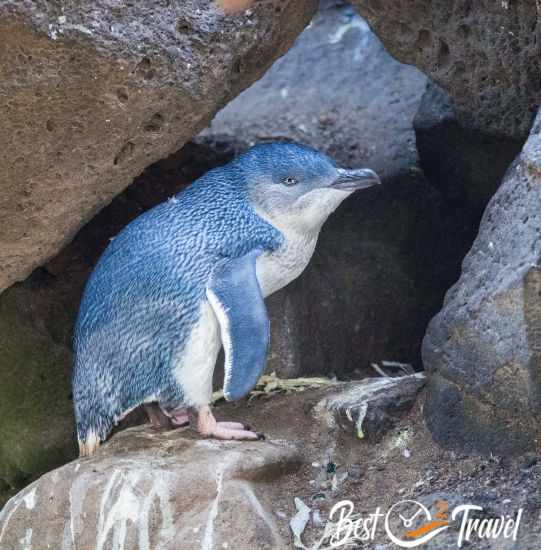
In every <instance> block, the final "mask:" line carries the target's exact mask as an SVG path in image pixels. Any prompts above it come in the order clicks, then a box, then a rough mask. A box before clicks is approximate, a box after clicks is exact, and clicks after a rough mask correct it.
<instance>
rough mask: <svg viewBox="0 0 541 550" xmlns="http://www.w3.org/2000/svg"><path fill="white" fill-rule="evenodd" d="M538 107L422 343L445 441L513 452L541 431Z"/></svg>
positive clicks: (437, 428)
mask: <svg viewBox="0 0 541 550" xmlns="http://www.w3.org/2000/svg"><path fill="white" fill-rule="evenodd" d="M540 205H541V114H540V115H538V117H537V120H536V122H535V124H534V127H533V128H532V131H531V134H530V137H529V139H528V141H527V142H526V144H525V146H524V148H523V150H522V153H521V154H520V156H519V157H518V158H517V159H516V161H515V162H514V163H513V164H512V165H511V167H510V168H509V169H508V171H507V174H506V176H505V178H504V180H503V183H502V185H501V187H500V188H499V190H498V192H497V193H496V195H495V196H494V197H493V198H492V200H491V201H490V203H489V205H488V207H487V209H486V212H485V214H484V216H483V219H482V222H481V227H480V231H479V235H478V237H477V239H476V240H475V243H474V245H473V248H472V250H471V251H470V253H469V254H468V255H467V256H466V258H465V260H464V263H463V269H462V275H461V277H460V280H459V281H458V282H457V284H456V285H455V286H453V287H452V288H451V290H450V291H449V292H448V294H447V296H446V298H445V303H444V306H443V310H442V311H441V312H440V313H439V314H438V315H437V316H436V317H435V318H434V319H433V320H432V321H431V323H430V326H429V328H428V332H427V335H426V337H425V340H424V344H423V361H424V364H425V366H426V368H427V370H428V371H429V374H430V376H429V385H428V401H427V406H426V408H425V411H426V416H427V421H428V423H429V426H430V428H431V430H432V432H433V433H434V435H435V437H436V439H437V440H438V441H440V442H441V443H443V444H445V445H452V446H458V447H461V448H470V449H476V450H479V451H482V452H487V453H489V452H502V453H512V452H519V451H521V450H524V449H527V448H530V447H534V446H535V445H536V444H537V438H538V437H539V435H540V434H541V432H540V428H541V424H540V421H541V378H540V373H541V210H540V208H539V206H540Z"/></svg>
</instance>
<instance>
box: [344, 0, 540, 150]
mask: <svg viewBox="0 0 541 550" xmlns="http://www.w3.org/2000/svg"><path fill="white" fill-rule="evenodd" d="M353 5H354V6H355V7H356V8H357V9H358V10H359V12H360V13H361V15H362V16H363V17H365V18H366V19H367V20H368V22H369V24H370V26H371V27H372V28H373V29H374V31H375V32H376V33H377V34H378V36H379V37H380V38H381V39H382V40H383V43H384V44H385V47H386V48H387V49H388V50H389V52H390V53H391V54H392V55H393V56H395V57H396V58H397V59H398V60H400V61H402V62H403V63H411V64H413V65H415V66H417V67H419V68H420V69H421V70H423V71H424V72H425V73H426V74H427V75H429V76H430V77H431V78H432V79H433V80H434V81H436V82H437V83H438V84H440V85H441V86H442V87H443V88H444V89H445V90H447V91H448V92H449V93H450V95H451V97H452V98H453V100H454V103H455V105H456V109H457V114H458V118H459V120H460V121H461V122H462V123H463V124H464V125H465V127H467V128H468V129H473V130H480V131H482V132H486V133H488V134H493V135H497V136H500V137H506V138H513V139H524V138H525V137H526V136H527V133H528V129H529V127H530V125H531V123H532V120H533V117H534V114H535V109H536V108H537V106H538V105H539V103H541V88H540V86H539V81H540V80H541V25H540V24H539V21H540V19H541V8H540V4H539V2H533V1H531V0H516V1H507V0H502V1H495V0H481V1H479V0H477V1H475V2H472V1H471V0H458V1H454V2H449V1H447V0H428V1H427V0H393V1H392V2H382V1H381V0H354V1H353Z"/></svg>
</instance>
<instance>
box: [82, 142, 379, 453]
mask: <svg viewBox="0 0 541 550" xmlns="http://www.w3.org/2000/svg"><path fill="white" fill-rule="evenodd" d="M378 183H380V180H379V178H378V176H377V175H376V173H375V172H373V171H372V170H369V169H355V170H347V169H343V168H339V167H338V166H337V165H336V164H335V163H334V162H333V161H332V160H331V159H330V158H329V157H327V156H326V155H323V154H321V153H319V152H318V151H316V150H314V149H312V148H310V147H307V146H304V145H300V144H295V143H290V142H274V143H267V144H262V145H256V146H254V147H252V148H251V149H249V150H248V151H246V152H245V153H243V154H242V155H240V156H238V157H237V158H236V159H234V160H233V161H231V162H230V163H229V164H227V165H225V166H222V167H220V168H216V169H214V170H211V171H209V172H207V173H206V174H205V175H203V176H202V177H201V178H199V179H198V180H196V181H195V182H194V183H192V184H191V185H190V186H188V187H187V188H186V189H185V190H183V191H182V192H180V193H178V194H177V195H175V196H173V197H171V198H170V199H169V200H168V201H166V202H164V203H162V204H159V205H158V206H156V207H154V208H152V209H151V210H149V211H147V212H145V213H143V214H142V215H140V216H139V217H138V218H136V219H135V220H133V221H132V222H131V223H130V224H128V225H127V226H126V227H125V228H124V229H123V230H122V231H121V232H120V233H119V234H118V235H117V236H116V237H115V238H114V239H113V240H112V241H111V242H110V244H109V246H108V247H107V248H106V250H105V252H104V253H103V255H102V256H101V258H100V259H99V261H98V263H97V265H96V267H95V268H94V270H93V272H92V274H91V276H90V278H89V280H88V282H87V285H86V288H85V291H84V293H83V298H82V301H81V305H80V309H79V314H78V317H77V322H76V326H75V334H74V352H75V364H74V371H73V399H74V406H75V418H76V424H77V438H78V442H79V449H80V454H81V456H87V455H90V454H92V453H93V452H94V451H95V450H96V449H97V447H98V446H99V445H100V443H101V442H102V441H104V440H105V439H106V437H107V436H108V434H109V433H110V431H111V429H112V428H113V426H114V425H115V424H116V423H117V422H118V421H119V420H120V419H122V418H123V417H124V416H125V415H126V414H127V413H128V412H130V411H131V410H132V409H134V408H135V407H137V406H139V405H142V404H157V406H158V407H159V410H160V411H161V412H162V413H163V415H165V416H164V418H165V417H169V418H170V419H171V420H172V421H173V423H174V424H183V423H185V422H186V421H187V420H188V418H189V417H188V415H187V412H188V411H190V412H191V418H192V419H193V420H195V423H196V427H197V429H198V431H199V432H200V433H201V434H202V435H204V436H207V437H216V438H221V439H258V438H260V437H261V435H260V434H258V433H256V432H254V431H251V430H250V429H248V427H247V426H244V425H243V424H241V423H235V422H217V421H216V420H215V418H214V416H213V414H212V411H211V408H210V403H211V396H212V375H213V371H214V366H215V363H216V359H217V355H218V353H219V350H220V347H221V346H222V345H223V348H224V352H225V376H224V386H223V388H224V395H225V398H226V399H227V400H234V399H239V398H241V397H243V396H244V395H246V394H247V393H249V392H250V390H251V389H252V388H253V387H254V385H255V384H256V382H257V380H258V378H259V377H260V375H261V374H262V372H263V370H264V367H265V363H266V356H267V348H268V344H269V320H268V317H267V312H266V309H265V303H264V298H265V297H266V296H268V295H269V294H272V293H273V292H275V291H276V290H278V289H280V288H282V287H283V286H285V285H286V284H288V283H289V282H290V281H292V280H293V279H295V278H296V277H298V276H299V275H300V274H301V273H302V271H303V270H304V268H305V267H306V265H307V264H308V262H309V260H310V257H311V256H312V254H313V252H314V248H315V246H316V241H317V238H318V234H319V231H320V229H321V227H322V225H323V223H324V222H325V220H326V219H327V217H328V216H329V214H331V213H332V212H333V211H334V210H335V209H336V208H337V207H338V205H339V204H340V203H341V202H342V201H343V200H344V199H345V198H346V197H348V196H349V195H350V194H351V193H353V192H354V191H356V190H358V189H363V188H367V187H370V186H372V185H374V184H378ZM154 406H156V405H154ZM163 415H162V416H163Z"/></svg>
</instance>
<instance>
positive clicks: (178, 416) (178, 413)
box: [163, 407, 190, 426]
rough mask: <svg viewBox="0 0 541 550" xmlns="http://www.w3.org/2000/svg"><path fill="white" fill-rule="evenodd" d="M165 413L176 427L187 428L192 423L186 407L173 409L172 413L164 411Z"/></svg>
mask: <svg viewBox="0 0 541 550" xmlns="http://www.w3.org/2000/svg"><path fill="white" fill-rule="evenodd" d="M163 412H164V413H165V414H166V415H167V416H168V417H169V418H170V419H171V422H172V423H173V425H174V426H186V425H187V424H189V423H190V417H189V415H188V409H187V408H186V407H179V408H178V409H172V410H170V411H165V410H164V411H163Z"/></svg>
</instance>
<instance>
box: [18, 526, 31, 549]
mask: <svg viewBox="0 0 541 550" xmlns="http://www.w3.org/2000/svg"><path fill="white" fill-rule="evenodd" d="M19 542H20V543H21V547H22V548H23V550H30V549H31V548H32V529H30V528H28V529H27V530H26V532H25V534H24V539H20V540H19Z"/></svg>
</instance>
